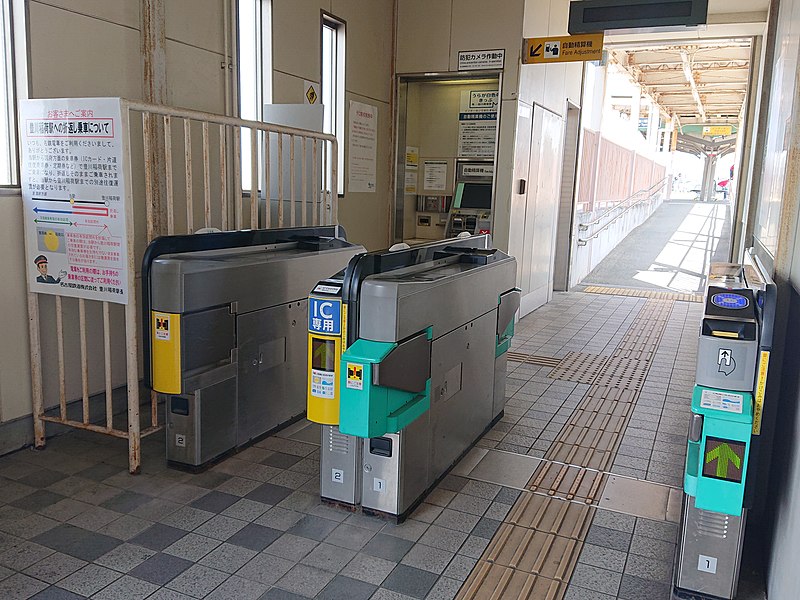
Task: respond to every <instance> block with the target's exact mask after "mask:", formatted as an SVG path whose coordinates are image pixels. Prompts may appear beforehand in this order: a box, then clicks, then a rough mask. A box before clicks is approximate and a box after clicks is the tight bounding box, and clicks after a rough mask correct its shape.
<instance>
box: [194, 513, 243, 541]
mask: <svg viewBox="0 0 800 600" xmlns="http://www.w3.org/2000/svg"><path fill="white" fill-rule="evenodd" d="M247 525H248V523H247V522H246V521H240V520H239V519H232V518H230V517H225V516H223V515H217V516H215V517H213V518H211V519H209V520H208V521H206V522H205V523H203V524H202V525H200V527H198V528H197V529H195V530H194V533H197V534H199V535H204V536H206V537H210V538H214V539H215V540H221V541H225V540H227V539H229V538H230V537H231V536H233V535H234V534H235V533H237V532H239V531H241V530H242V529H243V528H245V527H246V526H247Z"/></svg>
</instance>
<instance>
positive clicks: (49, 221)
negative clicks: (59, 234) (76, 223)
mask: <svg viewBox="0 0 800 600" xmlns="http://www.w3.org/2000/svg"><path fill="white" fill-rule="evenodd" d="M33 222H34V223H53V224H56V225H72V221H69V220H67V221H62V220H60V219H34V220H33Z"/></svg>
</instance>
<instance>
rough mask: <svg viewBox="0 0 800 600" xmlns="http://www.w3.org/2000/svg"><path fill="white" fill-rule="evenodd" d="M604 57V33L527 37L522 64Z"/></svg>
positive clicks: (599, 58) (576, 60)
mask: <svg viewBox="0 0 800 600" xmlns="http://www.w3.org/2000/svg"><path fill="white" fill-rule="evenodd" d="M602 58H603V34H602V33H587V34H584V35H568V36H563V37H547V38H525V43H524V44H523V48H522V64H524V65H543V64H548V63H557V62H579V61H586V60H601V59H602Z"/></svg>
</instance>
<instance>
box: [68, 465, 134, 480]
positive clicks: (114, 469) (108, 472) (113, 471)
mask: <svg viewBox="0 0 800 600" xmlns="http://www.w3.org/2000/svg"><path fill="white" fill-rule="evenodd" d="M123 471H124V469H123V468H120V467H118V466H116V465H110V464H108V463H104V462H102V463H98V464H96V465H94V466H91V467H89V468H87V469H84V470H83V471H80V472H78V473H77V475H79V476H80V477H85V478H86V479H91V480H92V481H96V482H98V483H99V482H101V481H105V480H106V479H108V478H109V477H112V476H114V475H118V474H119V473H122V472H123Z"/></svg>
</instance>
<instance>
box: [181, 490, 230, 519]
mask: <svg viewBox="0 0 800 600" xmlns="http://www.w3.org/2000/svg"><path fill="white" fill-rule="evenodd" d="M239 500H241V498H240V497H239V496H234V495H233V494H224V493H222V492H217V491H213V490H212V491H210V492H209V493H208V494H206V495H205V496H202V497H200V498H198V499H197V500H195V501H194V502H192V503H191V504H190V506H192V507H193V508H199V509H200V510H205V511H208V512H211V513H215V514H218V513H221V512H222V511H224V510H225V509H226V508H228V507H229V506H232V505H233V504H236V503H237V502H238V501H239Z"/></svg>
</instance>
